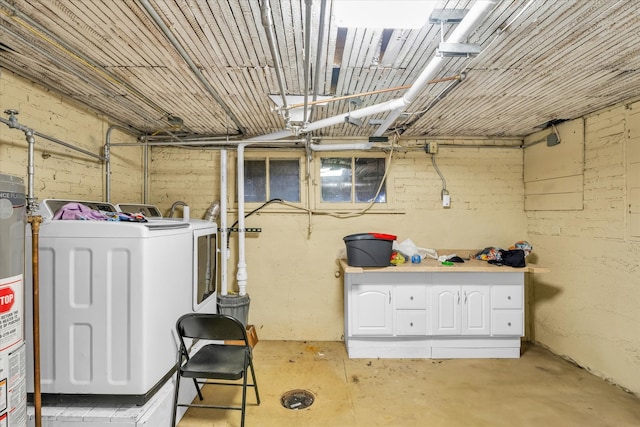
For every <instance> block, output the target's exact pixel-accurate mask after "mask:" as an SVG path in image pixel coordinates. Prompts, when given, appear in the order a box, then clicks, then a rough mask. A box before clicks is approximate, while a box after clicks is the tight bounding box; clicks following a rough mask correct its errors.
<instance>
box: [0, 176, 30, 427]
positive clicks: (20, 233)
mask: <svg viewBox="0 0 640 427" xmlns="http://www.w3.org/2000/svg"><path fill="white" fill-rule="evenodd" d="M25 215H26V197H25V188H24V181H23V180H22V179H21V178H18V177H15V176H11V175H4V174H0V426H2V427H4V426H8V427H22V426H26V425H27V387H26V366H25V364H26V362H25V360H26V358H25V343H24V319H23V317H24V285H23V277H24V238H25Z"/></svg>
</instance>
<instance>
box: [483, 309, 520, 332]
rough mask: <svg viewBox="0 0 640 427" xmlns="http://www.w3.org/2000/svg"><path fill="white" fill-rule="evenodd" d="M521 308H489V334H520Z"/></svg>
mask: <svg viewBox="0 0 640 427" xmlns="http://www.w3.org/2000/svg"><path fill="white" fill-rule="evenodd" d="M523 323H524V319H523V313H522V310H491V335H514V336H522V335H523V333H524V328H523Z"/></svg>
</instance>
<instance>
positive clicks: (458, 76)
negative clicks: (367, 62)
mask: <svg viewBox="0 0 640 427" xmlns="http://www.w3.org/2000/svg"><path fill="white" fill-rule="evenodd" d="M461 78H462V76H460V75H455V76H449V77H442V78H439V79H433V80H429V81H428V82H427V83H429V84H434V83H442V82H448V81H451V80H460V79H461ZM411 86H413V85H404V86H396V87H389V88H386V89H378V90H372V91H371V92H362V93H354V94H353V95H344V96H338V97H335V98H331V99H325V100H319V101H311V102H308V103H307V105H317V104H326V103H328V102H335V101H342V100H344V99H350V98H357V97H359V96H368V95H377V94H379V93H384V92H392V91H394V90H404V89H409V88H410V87H411ZM298 107H304V104H292V105H289V106H284V107H282V109H283V110H289V109H291V108H298Z"/></svg>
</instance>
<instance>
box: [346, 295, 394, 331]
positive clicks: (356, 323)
mask: <svg viewBox="0 0 640 427" xmlns="http://www.w3.org/2000/svg"><path fill="white" fill-rule="evenodd" d="M350 297H351V303H352V306H351V322H350V324H349V328H350V329H349V333H350V334H351V335H392V333H393V324H392V322H391V320H392V317H391V286H390V285H363V284H355V285H353V287H352V290H351V295H350Z"/></svg>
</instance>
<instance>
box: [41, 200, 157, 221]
mask: <svg viewBox="0 0 640 427" xmlns="http://www.w3.org/2000/svg"><path fill="white" fill-rule="evenodd" d="M53 219H62V220H84V221H88V220H94V221H126V222H147V219H146V218H145V217H144V215H142V214H140V213H136V214H130V213H126V212H106V211H99V210H95V209H91V208H90V207H88V206H85V205H83V204H82V203H76V202H73V203H67V204H66V205H64V206H62V207H61V208H60V209H58V211H57V212H56V214H55V215H54V217H53Z"/></svg>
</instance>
